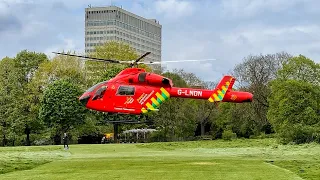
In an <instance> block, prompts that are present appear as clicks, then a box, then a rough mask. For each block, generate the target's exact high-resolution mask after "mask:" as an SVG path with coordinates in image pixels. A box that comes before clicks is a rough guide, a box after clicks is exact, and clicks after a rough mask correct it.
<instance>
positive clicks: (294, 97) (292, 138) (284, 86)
mask: <svg viewBox="0 0 320 180" xmlns="http://www.w3.org/2000/svg"><path fill="white" fill-rule="evenodd" d="M319 70H320V66H319V65H318V64H315V63H314V62H312V61H311V60H310V59H308V58H305V57H304V56H301V55H300V56H299V57H295V58H292V59H290V60H289V61H288V62H287V63H286V64H285V65H284V66H283V69H282V70H280V71H279V75H278V78H277V79H276V80H274V81H273V82H272V83H271V89H272V95H271V96H270V98H269V104H270V107H269V110H268V118H269V120H270V122H271V123H272V125H273V127H274V128H275V130H276V132H277V133H278V135H279V137H280V138H281V140H282V142H284V143H289V142H295V143H306V142H312V141H318V137H319V132H320V113H319V110H320V86H319V81H318V79H317V78H318V75H319V74H316V73H315V72H319Z"/></svg>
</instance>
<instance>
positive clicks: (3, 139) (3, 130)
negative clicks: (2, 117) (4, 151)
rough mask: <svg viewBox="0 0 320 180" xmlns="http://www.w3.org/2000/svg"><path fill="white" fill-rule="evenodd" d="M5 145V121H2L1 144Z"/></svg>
mask: <svg viewBox="0 0 320 180" xmlns="http://www.w3.org/2000/svg"><path fill="white" fill-rule="evenodd" d="M6 145H7V140H6V122H3V129H2V146H6Z"/></svg>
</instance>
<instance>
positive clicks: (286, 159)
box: [0, 139, 320, 180]
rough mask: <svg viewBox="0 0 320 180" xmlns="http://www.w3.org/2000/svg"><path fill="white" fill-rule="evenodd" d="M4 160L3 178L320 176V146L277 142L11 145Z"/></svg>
mask: <svg viewBox="0 0 320 180" xmlns="http://www.w3.org/2000/svg"><path fill="white" fill-rule="evenodd" d="M0 157H1V160H0V162H1V163H0V168H1V169H3V172H2V173H3V174H0V179H81V178H82V179H197V180H200V179H246V180H248V179H261V180H262V179H277V180H280V179H319V177H320V169H319V162H320V145H317V144H306V145H279V144H277V142H276V141H275V140H274V139H263V140H234V141H222V140H215V141H193V142H168V143H148V144H95V145H71V146H70V149H69V150H63V147H62V146H38V147H5V148H0ZM26 162H27V163H26ZM7 163H8V164H9V166H8V165H6V164H7ZM10 163H11V165H10ZM25 164H27V166H26V165H25ZM13 167H15V168H13Z"/></svg>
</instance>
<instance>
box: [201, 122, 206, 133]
mask: <svg viewBox="0 0 320 180" xmlns="http://www.w3.org/2000/svg"><path fill="white" fill-rule="evenodd" d="M200 126H201V136H204V133H205V123H204V122H203V121H202V122H201V123H200Z"/></svg>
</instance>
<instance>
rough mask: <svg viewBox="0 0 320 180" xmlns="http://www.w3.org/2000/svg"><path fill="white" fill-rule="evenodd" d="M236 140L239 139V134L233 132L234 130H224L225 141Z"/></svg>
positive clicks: (223, 137)
mask: <svg viewBox="0 0 320 180" xmlns="http://www.w3.org/2000/svg"><path fill="white" fill-rule="evenodd" d="M236 138H237V134H236V133H234V132H232V130H224V131H223V133H222V139H223V140H232V139H236Z"/></svg>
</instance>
